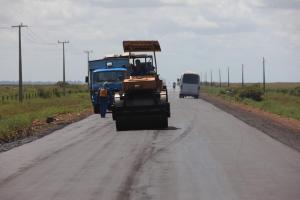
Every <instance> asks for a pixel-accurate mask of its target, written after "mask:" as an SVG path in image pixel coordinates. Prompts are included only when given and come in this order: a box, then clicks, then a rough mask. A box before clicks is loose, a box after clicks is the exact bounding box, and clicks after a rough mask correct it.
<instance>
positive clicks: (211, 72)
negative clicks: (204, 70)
mask: <svg viewBox="0 0 300 200" xmlns="http://www.w3.org/2000/svg"><path fill="white" fill-rule="evenodd" d="M212 79H213V78H212V70H210V86H212Z"/></svg>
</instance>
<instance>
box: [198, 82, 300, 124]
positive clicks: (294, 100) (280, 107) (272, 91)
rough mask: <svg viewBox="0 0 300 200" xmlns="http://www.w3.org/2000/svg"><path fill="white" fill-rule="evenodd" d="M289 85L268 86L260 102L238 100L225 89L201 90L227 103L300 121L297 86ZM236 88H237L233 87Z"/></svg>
mask: <svg viewBox="0 0 300 200" xmlns="http://www.w3.org/2000/svg"><path fill="white" fill-rule="evenodd" d="M292 85H293V86H294V87H289V86H290V85H288V84H286V85H280V84H279V83H276V85H275V84H274V85H272V84H271V85H268V86H267V90H266V93H265V94H264V95H263V96H262V100H261V101H255V100H253V99H250V98H240V97H239V96H238V94H236V95H230V94H228V93H227V92H226V91H227V89H228V88H227V87H221V88H220V87H208V86H205V87H203V90H204V91H205V92H207V93H209V94H211V95H215V96H219V97H221V98H223V99H225V100H228V101H236V102H240V103H243V104H245V105H249V106H251V107H254V108H259V109H261V110H264V111H267V112H270V113H275V114H278V115H281V116H284V117H288V118H293V119H297V120H300V96H299V95H298V93H297V92H298V90H299V84H292ZM235 87H238V86H235Z"/></svg>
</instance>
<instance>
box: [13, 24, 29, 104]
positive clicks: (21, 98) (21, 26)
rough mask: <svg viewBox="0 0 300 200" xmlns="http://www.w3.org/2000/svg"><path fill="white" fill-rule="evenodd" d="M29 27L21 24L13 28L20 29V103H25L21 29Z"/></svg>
mask: <svg viewBox="0 0 300 200" xmlns="http://www.w3.org/2000/svg"><path fill="white" fill-rule="evenodd" d="M23 27H28V26H27V25H24V24H23V23H21V24H20V25H16V26H12V28H19V102H22V101H23V78H22V42H21V39H22V38H21V29H22V28H23Z"/></svg>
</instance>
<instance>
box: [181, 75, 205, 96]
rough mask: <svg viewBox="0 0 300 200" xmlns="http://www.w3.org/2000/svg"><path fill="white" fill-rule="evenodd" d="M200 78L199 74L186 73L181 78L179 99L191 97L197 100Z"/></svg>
mask: <svg viewBox="0 0 300 200" xmlns="http://www.w3.org/2000/svg"><path fill="white" fill-rule="evenodd" d="M199 92H200V77H199V74H196V73H192V72H187V73H184V74H183V75H182V76H181V80H180V92H179V98H184V97H186V96H191V97H194V98H196V99H198V98H199Z"/></svg>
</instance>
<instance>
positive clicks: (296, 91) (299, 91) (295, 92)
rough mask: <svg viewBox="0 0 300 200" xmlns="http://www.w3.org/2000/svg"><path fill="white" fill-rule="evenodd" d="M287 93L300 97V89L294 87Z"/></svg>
mask: <svg viewBox="0 0 300 200" xmlns="http://www.w3.org/2000/svg"><path fill="white" fill-rule="evenodd" d="M289 93H290V95H293V96H297V97H300V87H295V88H294V89H291V90H290V92H289Z"/></svg>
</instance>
